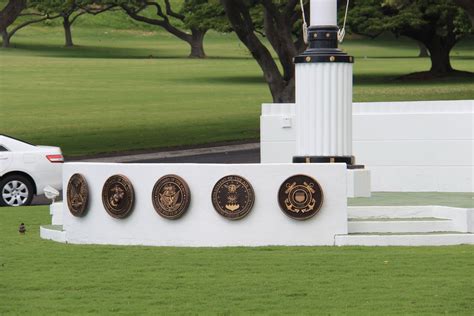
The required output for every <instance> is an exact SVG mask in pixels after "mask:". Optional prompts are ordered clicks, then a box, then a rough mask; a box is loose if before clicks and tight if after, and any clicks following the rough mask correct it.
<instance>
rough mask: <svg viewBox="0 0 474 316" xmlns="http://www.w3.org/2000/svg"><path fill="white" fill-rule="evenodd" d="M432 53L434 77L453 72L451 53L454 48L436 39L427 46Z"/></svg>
mask: <svg viewBox="0 0 474 316" xmlns="http://www.w3.org/2000/svg"><path fill="white" fill-rule="evenodd" d="M426 47H427V48H428V50H429V52H430V58H431V69H430V72H431V73H432V74H434V75H444V74H448V73H450V72H453V71H454V69H453V67H452V66H451V61H450V60H449V53H450V51H451V48H452V46H451V45H447V44H445V43H443V41H442V40H440V39H439V38H435V39H434V40H433V41H432V42H431V43H430V44H428V45H426Z"/></svg>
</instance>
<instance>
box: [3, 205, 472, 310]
mask: <svg viewBox="0 0 474 316" xmlns="http://www.w3.org/2000/svg"><path fill="white" fill-rule="evenodd" d="M22 221H23V222H25V224H26V227H27V229H28V231H27V234H26V235H24V236H22V235H20V234H19V233H18V232H17V229H18V225H19V223H20V222H22ZM49 221H50V218H49V214H48V208H47V207H46V206H41V207H22V208H2V209H1V212H0V240H1V243H0V314H2V315H9V314H34V315H41V314H44V315H47V314H66V313H69V314H85V313H95V314H101V315H102V314H117V313H118V314H130V315H140V314H291V315H297V314H336V315H338V314H355V315H367V314H376V315H401V314H403V315H406V314H412V315H415V314H416V315H434V314H455V315H472V311H473V310H474V274H473V271H474V247H473V246H467V245H466V246H454V247H260V248H216V249H211V248H158V247H157V248H154V247H114V246H92V245H88V246H85V245H68V244H58V243H55V242H51V241H45V240H41V239H40V238H39V231H38V230H39V225H40V224H44V223H48V222H49Z"/></svg>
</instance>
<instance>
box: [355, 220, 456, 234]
mask: <svg viewBox="0 0 474 316" xmlns="http://www.w3.org/2000/svg"><path fill="white" fill-rule="evenodd" d="M454 227H455V225H454V223H452V222H451V220H411V221H410V220H407V221H395V220H384V221H374V220H370V221H369V220H367V221H350V222H349V234H354V233H434V232H453V231H455V229H454Z"/></svg>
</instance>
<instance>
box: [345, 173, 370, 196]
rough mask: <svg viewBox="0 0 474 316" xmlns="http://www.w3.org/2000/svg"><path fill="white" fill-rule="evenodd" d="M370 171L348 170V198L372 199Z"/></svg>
mask: <svg viewBox="0 0 474 316" xmlns="http://www.w3.org/2000/svg"><path fill="white" fill-rule="evenodd" d="M370 188H371V184H370V170H368V169H352V170H351V169H348V170H347V197H370V196H371V194H372V192H371V191H370Z"/></svg>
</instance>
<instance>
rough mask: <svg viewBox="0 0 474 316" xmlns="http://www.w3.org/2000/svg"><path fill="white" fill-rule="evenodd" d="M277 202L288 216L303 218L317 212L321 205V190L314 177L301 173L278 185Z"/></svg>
mask: <svg viewBox="0 0 474 316" xmlns="http://www.w3.org/2000/svg"><path fill="white" fill-rule="evenodd" d="M278 204H279V205H280V208H281V210H282V211H283V213H285V214H286V215H288V216H289V217H291V218H294V219H298V220H305V219H308V218H311V217H313V216H314V215H316V213H318V212H319V209H320V208H321V206H322V205H323V191H322V189H321V186H320V185H319V183H318V181H316V180H315V179H313V178H311V177H309V176H306V175H302V174H298V175H294V176H292V177H289V178H288V179H286V180H285V181H284V182H283V183H282V185H281V186H280V190H279V191H278Z"/></svg>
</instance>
